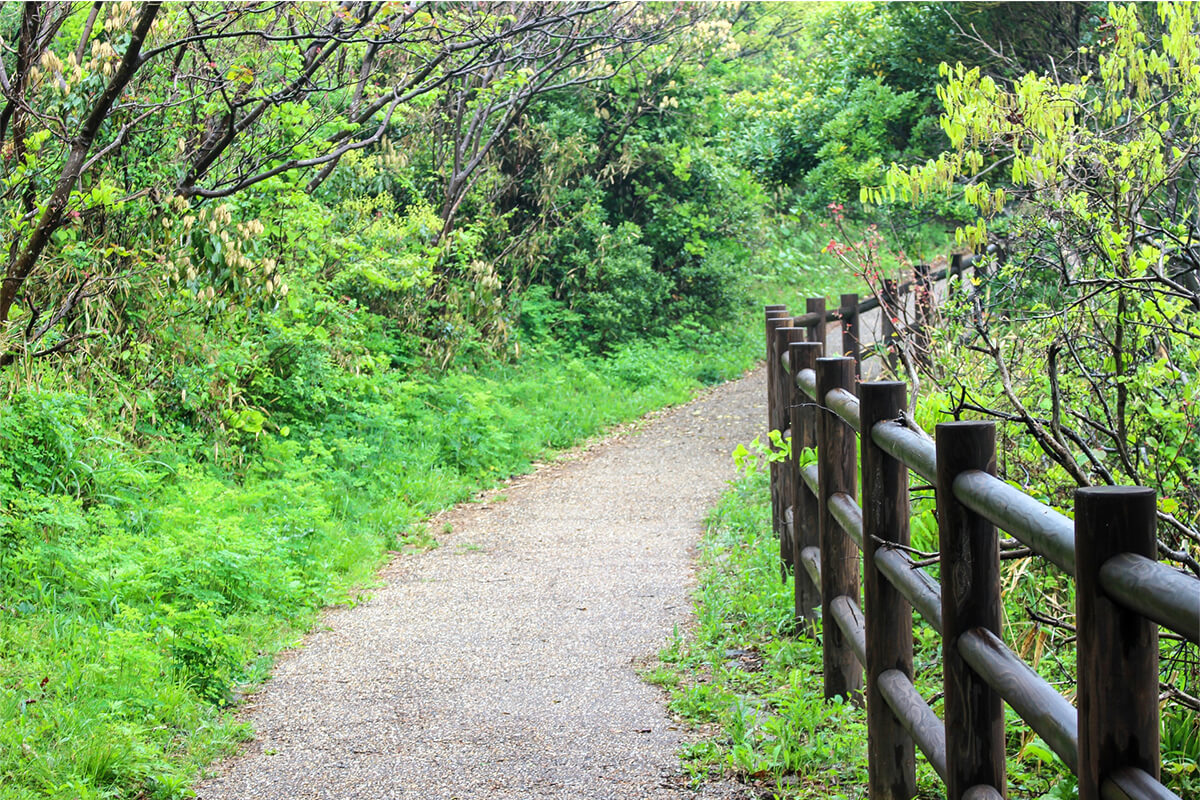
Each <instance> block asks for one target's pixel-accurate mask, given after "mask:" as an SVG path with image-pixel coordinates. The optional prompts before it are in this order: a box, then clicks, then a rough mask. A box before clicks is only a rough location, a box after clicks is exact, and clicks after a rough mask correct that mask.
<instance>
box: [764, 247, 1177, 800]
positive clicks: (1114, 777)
mask: <svg viewBox="0 0 1200 800" xmlns="http://www.w3.org/2000/svg"><path fill="white" fill-rule="evenodd" d="M956 266H959V267H961V266H962V265H961V263H959V264H954V265H952V266H951V267H950V269H954V268H955V267H956ZM936 277H937V276H929V279H930V280H933V279H935V278H936ZM856 300H857V298H854V297H852V296H844V297H843V298H842V303H841V308H840V309H839V310H838V311H836V312H826V311H825V308H824V305H825V301H824V299H823V298H814V299H809V300H808V302H807V308H806V309H805V313H804V314H800V315H792V314H790V313H789V312H788V311H787V309H786V308H785V307H784V306H768V307H767V311H766V318H767V319H766V330H767V358H768V365H769V368H768V393H769V404H768V424H769V425H770V427H771V428H772V429H774V430H779V431H782V432H784V437H785V438H790V440H791V444H792V448H791V449H792V457H791V460H790V462H787V463H776V464H773V465H772V470H771V499H772V510H773V519H774V526H775V530H776V533H777V534H778V535H779V539H780V543H781V546H780V556H781V558H782V560H783V562H784V565H785V566H786V568H790V569H791V570H793V571H794V573H795V576H796V578H795V604H796V605H795V608H796V612H795V613H796V618H797V622H798V623H800V624H802V625H804V624H809V623H810V621H812V620H815V619H816V618H817V617H818V616H819V617H820V618H821V619H822V620H824V625H823V636H822V648H823V661H824V682H825V686H824V689H825V696H826V698H832V697H834V696H839V695H840V696H843V697H849V698H852V699H855V700H858V699H865V702H866V710H867V725H868V756H869V776H870V777H869V796H870V797H871V798H872V800H884V799H886V800H908V799H909V798H912V797H914V796H915V794H916V775H915V773H916V765H915V749H920V751H921V752H922V753H923V754H924V756H925V758H926V759H927V760H928V762H929V763H930V764H931V765H932V767H933V768H934V770H935V771H936V772H937V773H938V774H939V775H940V776H941V778H942V780H943V781H945V783H946V785H947V790H948V793H947V796H948V798H949V799H950V800H985V799H988V798H991V799H993V800H994V799H995V798H1002V797H1004V796H1005V795H1006V791H1007V780H1006V764H1005V749H1004V711H1003V707H1002V702H1007V703H1008V705H1009V706H1011V707H1012V709H1013V710H1014V711H1015V712H1016V713H1017V714H1018V715H1019V716H1020V717H1021V719H1022V720H1024V722H1025V724H1027V725H1028V726H1029V727H1030V728H1031V729H1032V730H1033V731H1034V732H1035V733H1037V734H1038V735H1039V736H1040V737H1041V738H1042V739H1043V740H1044V741H1045V742H1046V744H1047V745H1048V746H1049V747H1050V749H1052V750H1053V751H1054V752H1055V753H1056V754H1057V755H1058V756H1059V757H1060V758H1061V759H1062V761H1063V762H1064V763H1065V764H1066V765H1067V766H1068V767H1069V768H1070V769H1071V771H1072V772H1073V773H1074V774H1075V775H1076V776H1078V779H1079V797H1080V800H1097V798H1104V799H1105V800H1121V799H1122V798H1127V799H1129V800H1140V799H1142V798H1145V799H1149V798H1155V799H1158V798H1176V800H1179V799H1178V797H1177V796H1176V795H1175V794H1173V793H1172V792H1170V791H1169V790H1167V789H1166V788H1165V787H1163V786H1162V784H1161V783H1160V782H1159V780H1158V778H1159V763H1160V753H1159V749H1160V748H1159V717H1158V715H1159V695H1158V691H1159V682H1158V681H1159V668H1158V657H1159V648H1158V632H1159V627H1158V626H1159V625H1162V626H1164V627H1166V628H1169V629H1171V630H1173V631H1175V632H1176V633H1178V634H1180V635H1182V636H1184V637H1185V638H1187V639H1189V640H1191V641H1192V642H1200V580H1198V579H1196V578H1195V577H1193V576H1191V575H1188V574H1185V573H1183V572H1180V571H1178V570H1175V569H1173V568H1171V567H1170V566H1168V565H1166V564H1163V563H1160V562H1158V561H1157V560H1156V557H1157V555H1156V543H1155V522H1156V516H1155V494H1154V491H1153V490H1151V489H1147V488H1141V487H1124V486H1122V487H1097V488H1086V489H1079V490H1078V491H1077V492H1076V494H1075V519H1074V522H1072V520H1070V519H1068V518H1067V517H1065V516H1064V515H1062V514H1060V513H1059V512H1057V511H1055V510H1054V509H1052V508H1050V507H1048V506H1045V505H1042V504H1041V503H1039V502H1038V501H1036V500H1034V499H1033V498H1031V497H1029V496H1027V495H1025V494H1023V493H1022V492H1020V491H1019V490H1018V489H1015V488H1013V487H1011V486H1009V485H1008V484H1007V483H1005V482H1003V481H1002V480H1000V479H999V478H997V477H996V456H995V431H994V427H993V423H990V422H947V423H943V424H940V425H938V426H937V431H936V437H935V438H934V439H931V438H929V436H928V435H927V434H925V433H924V432H922V431H919V430H915V429H913V428H912V427H910V426H908V425H907V424H906V423H905V421H904V420H905V412H906V410H907V408H906V404H907V389H906V385H905V384H904V383H900V382H894V381H881V382H871V383H858V381H857V379H856V374H858V372H859V371H860V359H861V353H860V348H859V346H858V342H857V340H856V336H857V314H858V313H861V312H862V311H864V310H866V309H867V308H868V307H871V305H873V303H872V302H871V301H868V303H866V304H858V303H857V302H856ZM884 316H885V319H886V318H887V317H888V315H887V314H885V315H884ZM831 319H834V320H838V321H839V324H841V325H842V327H843V337H842V338H843V347H842V349H843V351H844V352H846V353H848V354H849V355H848V356H837V357H825V354H824V352H823V351H824V347H825V345H824V343H825V341H826V336H825V327H826V324H827V323H828V322H829V321H830V320H831ZM885 333H886V326H885ZM806 448H815V449H816V453H817V460H816V464H809V465H806V466H803V467H802V466H801V461H800V459H801V454H802V452H803V451H804V450H805V449H806ZM860 469H861V475H862V491H861V497H862V501H861V504H860V502H859V501H858V499H857V498H858V497H859V496H860V492H859V490H858V488H859V487H858V483H859V475H860ZM910 472H912V473H915V474H916V475H918V476H920V477H921V478H922V479H924V480H925V481H928V482H929V483H930V484H932V485H933V487H934V489H935V492H936V497H937V521H938V529H939V533H938V537H939V547H940V575H941V583H940V584H939V583H938V582H937V581H935V580H934V579H933V578H932V577H930V575H929V574H928V573H927V572H925V571H924V570H922V569H920V568H919V567H918V566H917V565H916V564H915V563H914V562H913V560H912V558H911V557H910V555H909V551H908V550H907V548H908V545H909V516H910V510H909V473H910ZM998 528H1000V529H1003V530H1004V531H1006V532H1007V533H1009V534H1010V535H1012V536H1013V537H1015V538H1016V539H1018V540H1019V541H1020V542H1022V543H1023V544H1024V545H1026V546H1027V547H1029V548H1030V549H1031V550H1032V551H1034V552H1035V553H1037V554H1040V555H1041V556H1043V557H1045V558H1047V559H1048V560H1049V561H1051V562H1053V563H1054V564H1057V565H1058V566H1059V567H1060V568H1062V569H1063V570H1064V571H1065V572H1066V573H1068V574H1069V575H1072V576H1074V578H1075V580H1076V584H1077V585H1076V597H1077V604H1076V623H1077V640H1076V641H1077V645H1076V646H1077V648H1078V650H1077V670H1078V674H1077V694H1076V697H1077V701H1078V707H1077V708H1076V707H1073V706H1072V705H1071V703H1070V702H1069V701H1068V700H1067V699H1066V698H1064V697H1063V696H1062V695H1060V694H1059V693H1058V692H1057V691H1056V690H1055V689H1054V687H1052V686H1051V685H1050V684H1049V683H1047V682H1046V681H1045V680H1044V679H1042V678H1041V677H1040V676H1039V675H1038V674H1037V673H1036V672H1035V671H1034V670H1033V669H1032V668H1030V667H1029V666H1028V665H1027V664H1025V663H1024V661H1023V660H1022V659H1021V658H1020V657H1019V656H1018V655H1016V654H1015V653H1013V652H1012V651H1011V650H1010V649H1009V648H1008V647H1007V646H1006V645H1005V644H1004V643H1003V641H1002V640H1001V638H1000V634H1001V610H1002V606H1001V597H1000V553H999V538H998V535H997V529H998ZM860 583H861V589H862V601H863V602H862V604H861V605H860ZM913 609H916V610H917V611H918V612H920V614H921V616H922V617H923V618H924V620H925V623H926V624H928V625H930V626H932V627H933V628H934V629H936V630H937V631H938V632H939V633H940V634H941V637H942V653H943V665H942V666H943V684H944V685H943V689H944V695H943V697H944V704H943V710H944V720H943V719H939V718H938V717H937V716H936V715H935V714H934V712H933V710H932V709H931V708H930V707H929V705H928V704H927V703H926V702H925V700H924V699H923V698H922V697H921V696H920V694H918V693H917V691H916V689H915V688H914V687H913V681H912V678H913V633H912V626H913V615H912V610H913ZM864 668H865V685H864ZM864 696H865V698H864Z"/></svg>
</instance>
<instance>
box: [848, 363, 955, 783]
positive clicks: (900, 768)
mask: <svg viewBox="0 0 1200 800" xmlns="http://www.w3.org/2000/svg"><path fill="white" fill-rule="evenodd" d="M859 392H860V395H861V397H860V400H861V402H860V406H859V419H860V421H861V423H862V429H863V430H865V431H868V432H869V431H870V430H871V428H873V427H874V426H875V424H876V423H878V422H886V421H888V420H895V419H897V418H899V417H900V416H901V414H903V413H904V411H905V409H906V408H907V395H908V392H907V387H906V385H905V384H904V383H901V382H898V381H888V382H879V383H864V384H862V385H861V386H860V387H859ZM859 454H860V462H861V464H862V480H863V487H862V512H861V516H860V518H859V524H860V525H861V534H860V537H859V542H860V546H861V547H862V551H863V603H864V614H865V616H866V659H865V661H864V662H863V665H864V667H865V668H866V701H867V774H868V779H867V782H868V788H867V793H868V797H870V798H871V800H910V798H912V797H914V796H915V795H916V791H917V776H916V751H915V747H914V745H913V740H912V736H911V735H910V734H909V732H908V731H907V730H906V729H905V727H904V725H903V724H901V722H900V720H899V719H897V718H896V715H895V713H894V712H893V711H892V709H891V707H890V706H888V704H887V701H886V700H884V698H883V695H882V694H880V692H879V676H880V675H882V674H883V673H885V672H887V671H889V670H894V671H898V672H900V673H901V674H903V675H904V676H906V677H907V678H909V680H911V679H912V674H913V632H912V624H913V618H912V606H911V605H910V604H909V602H908V599H907V598H906V597H905V596H904V595H903V594H902V593H901V592H899V591H898V590H897V589H896V587H895V586H893V585H892V583H891V582H890V581H889V580H888V578H887V576H886V575H884V574H883V573H882V572H881V571H880V569H879V566H878V563H877V561H876V553H877V552H879V551H880V549H881V548H882V547H884V544H883V543H885V542H887V543H891V544H893V545H901V546H905V547H907V546H908V544H909V542H910V535H909V511H910V508H909V497H908V469H907V468H906V467H905V466H904V465H903V464H902V463H900V461H898V460H897V459H896V458H894V457H893V456H891V455H889V454H888V453H886V452H884V451H883V450H881V449H880V447H879V445H877V444H875V443H874V441H872V439H871V437H870V436H869V435H868V436H862V437H860V441H859ZM892 552H901V551H898V550H893V551H892ZM931 580H932V579H931ZM939 611H940V609H939Z"/></svg>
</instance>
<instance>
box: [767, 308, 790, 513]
mask: <svg viewBox="0 0 1200 800" xmlns="http://www.w3.org/2000/svg"><path fill="white" fill-rule="evenodd" d="M766 318H767V319H766V322H767V431H768V433H769V432H770V431H774V430H782V429H781V428H780V427H779V405H780V404H779V387H778V382H779V381H778V378H779V351H778V349H777V348H776V341H775V329H776V328H781V327H783V326H784V325H786V324H788V323H789V322H790V321H791V318H790V317H788V313H787V309H786V308H784V307H782V306H768V307H767V311H766ZM767 444H768V445H770V439H767ZM777 467H778V465H777V464H776V463H775V462H771V463H770V464H769V465H768V470H767V471H768V482H769V484H770V487H771V531H772V532H773V533H774V534H775V535H776V536H779V535H780V528H779V522H780V519H781V518H782V517H781V506H782V503H781V502H780V495H779V469H778V468H777Z"/></svg>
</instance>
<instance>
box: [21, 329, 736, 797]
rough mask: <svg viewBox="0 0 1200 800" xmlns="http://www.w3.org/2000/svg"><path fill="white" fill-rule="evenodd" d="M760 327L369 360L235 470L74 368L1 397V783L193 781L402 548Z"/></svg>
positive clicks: (678, 388) (717, 374)
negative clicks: (452, 363)
mask: <svg viewBox="0 0 1200 800" xmlns="http://www.w3.org/2000/svg"><path fill="white" fill-rule="evenodd" d="M757 332H758V331H757V327H756V326H755V328H754V330H752V331H750V330H726V331H724V332H717V333H714V332H708V331H705V330H703V329H700V328H698V327H695V326H693V327H686V326H679V327H676V328H675V329H674V330H673V331H672V333H671V335H670V336H668V337H667V338H665V339H662V340H658V341H654V342H639V343H634V344H630V345H626V346H622V347H619V348H617V349H615V350H614V351H613V352H611V353H610V354H609V355H607V356H605V357H595V356H592V355H589V354H588V353H587V352H585V351H579V352H575V351H572V350H569V349H567V348H565V347H562V346H555V345H553V344H552V343H543V346H542V347H540V348H539V349H538V351H537V352H536V353H533V354H529V355H527V356H526V357H525V358H524V359H523V360H521V361H520V362H518V363H515V364H493V365H491V366H489V367H485V368H482V369H480V370H479V371H476V372H471V373H467V372H447V373H441V374H434V373H423V374H422V373H417V374H405V373H402V372H399V371H391V372H383V373H375V374H372V375H363V376H353V375H347V376H345V378H344V380H343V383H342V385H341V386H340V387H339V390H338V397H337V402H336V403H334V402H331V403H330V404H329V407H328V410H327V411H326V413H324V414H322V415H320V416H318V417H314V418H312V419H311V420H310V421H307V422H303V423H300V422H297V423H295V424H293V425H292V426H291V427H290V429H288V428H284V429H279V430H273V431H267V430H261V431H258V432H257V434H256V435H255V436H254V437H253V442H252V444H253V450H252V452H251V456H250V457H248V458H247V459H245V460H244V461H243V462H242V463H241V464H240V465H239V466H237V467H236V468H230V467H229V462H228V460H226V461H219V460H218V459H216V458H213V459H211V460H210V461H209V462H207V463H204V462H199V461H197V460H195V458H194V455H195V452H194V443H192V442H189V441H186V440H181V441H180V442H178V443H176V444H173V443H172V442H171V441H170V440H169V439H167V438H166V437H161V438H158V439H156V440H155V443H154V447H153V449H152V450H151V449H149V448H146V447H141V448H139V447H138V446H137V445H135V444H133V443H131V442H128V441H121V440H120V439H119V438H116V437H117V434H115V433H113V431H112V430H111V428H110V427H108V426H106V424H105V420H104V419H103V418H102V416H101V412H100V411H98V410H97V408H96V406H95V404H94V402H93V401H92V400H90V399H89V398H88V397H87V396H85V395H83V394H81V393H79V392H76V391H72V389H71V388H70V387H69V386H68V385H65V384H64V383H63V382H61V381H56V380H55V379H54V378H53V376H47V377H46V379H45V380H43V381H41V383H40V386H38V387H36V388H28V389H27V390H25V391H23V392H22V393H21V394H20V395H17V396H16V398H15V399H13V400H11V401H9V402H7V403H0V451H2V452H3V453H4V456H5V457H4V459H3V461H2V462H0V493H2V495H3V496H2V497H0V798H3V800H27V799H30V798H35V797H36V798H62V799H63V800H67V799H68V798H70V800H93V799H99V798H173V797H182V796H187V795H188V793H189V788H188V787H189V786H190V785H191V783H192V782H193V781H194V780H195V778H196V776H197V774H198V773H199V771H200V770H201V769H202V767H203V765H204V764H206V763H208V762H210V761H211V760H213V759H214V758H216V757H219V756H220V755H222V754H226V753H229V752H231V751H232V750H233V749H234V748H235V747H236V745H237V743H238V742H239V741H241V740H243V739H245V738H246V737H247V736H248V735H249V734H250V732H249V730H248V729H247V727H246V726H245V725H244V724H242V723H240V722H238V721H237V720H236V719H235V718H234V716H233V714H232V712H231V710H230V707H231V705H232V704H233V703H235V702H236V701H237V699H238V698H239V697H240V695H241V692H242V691H244V689H245V687H246V686H247V685H253V684H254V683H256V682H257V681H260V680H261V679H262V678H263V677H264V676H265V674H266V671H267V669H268V668H269V665H270V663H271V660H272V657H273V655H274V654H275V653H276V652H278V651H279V650H280V649H281V648H284V647H286V646H288V645H290V644H293V643H294V642H295V641H296V640H297V638H298V636H299V635H300V634H301V633H303V632H304V631H305V630H306V629H307V628H308V627H309V626H310V625H311V624H312V623H313V622H314V620H315V619H316V614H317V613H318V611H319V610H320V609H321V608H322V607H324V606H327V605H330V604H344V603H353V602H355V598H356V596H357V594H356V587H364V586H366V587H369V586H370V585H371V582H372V575H373V571H374V570H375V569H376V568H377V567H378V566H379V564H380V563H381V562H382V560H383V559H385V558H386V557H387V556H388V554H389V552H394V551H397V550H403V549H406V548H422V547H428V546H436V542H435V541H434V539H433V537H432V536H431V535H430V534H429V533H428V532H427V531H426V530H425V527H424V525H423V523H422V520H424V519H425V518H427V517H428V516H429V515H430V514H431V513H433V512H434V511H436V510H438V509H440V508H444V507H446V506H448V505H450V504H453V503H456V502H460V501H463V500H467V499H469V498H471V497H472V496H473V495H474V494H475V493H476V492H477V491H478V490H479V489H481V488H484V487H486V486H488V485H491V484H494V483H495V482H496V481H497V480H499V479H501V478H504V477H507V476H509V475H513V474H516V473H521V472H524V471H528V470H529V469H530V465H531V463H532V461H533V460H534V459H536V458H538V457H541V456H544V455H545V454H546V453H547V452H548V451H552V450H554V449H558V448H564V447H567V446H570V445H573V444H575V443H577V442H579V441H581V440H582V439H585V438H587V437H589V436H592V435H595V434H597V433H598V432H600V431H602V430H603V429H604V428H605V427H606V426H609V425H612V424H614V423H617V422H621V421H624V420H628V419H632V418H635V417H637V416H639V415H641V414H644V413H645V412H647V411H649V410H651V409H654V408H657V407H660V406H663V405H668V404H673V403H678V402H681V401H684V400H686V399H688V398H689V397H690V396H691V395H692V394H693V393H694V392H695V391H696V390H697V389H698V388H700V387H701V386H702V385H705V384H712V383H716V382H719V381H723V380H727V379H731V378H734V377H737V376H738V375H739V374H740V373H741V372H742V371H743V370H744V369H746V368H747V367H749V366H750V365H751V364H753V362H754V360H755V359H756V358H757V357H758V350H759V346H758V337H757V335H756V334H757ZM222 465H223V466H222Z"/></svg>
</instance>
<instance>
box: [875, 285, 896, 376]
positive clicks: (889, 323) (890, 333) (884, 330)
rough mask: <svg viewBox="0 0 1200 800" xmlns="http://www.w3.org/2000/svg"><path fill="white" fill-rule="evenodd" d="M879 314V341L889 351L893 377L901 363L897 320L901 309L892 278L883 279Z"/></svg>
mask: <svg viewBox="0 0 1200 800" xmlns="http://www.w3.org/2000/svg"><path fill="white" fill-rule="evenodd" d="M879 295H880V296H879V299H880V301H881V302H880V304H879V314H880V317H879V318H880V330H879V340H880V341H881V342H883V345H884V347H885V348H886V349H887V365H888V369H890V370H891V371H892V374H893V375H896V374H898V373H897V366H898V365H899V363H900V357H899V353H898V352H897V350H896V346H897V345H896V323H895V321H894V320H896V319H897V318H898V317H899V316H900V307H899V305H898V304H897V301H898V300H899V297H898V296H897V294H896V281H895V280H893V279H892V278H884V279H883V287H882V289H881V290H880V292H879Z"/></svg>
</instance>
